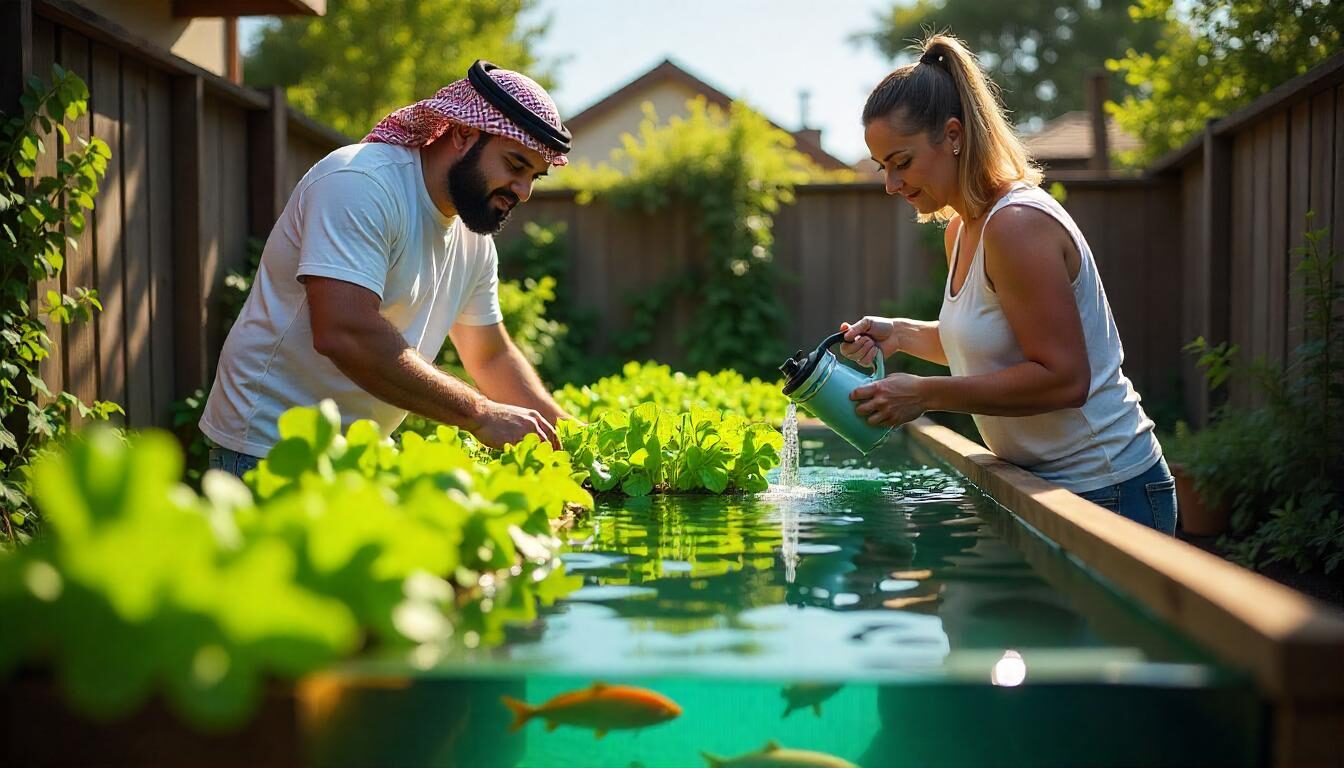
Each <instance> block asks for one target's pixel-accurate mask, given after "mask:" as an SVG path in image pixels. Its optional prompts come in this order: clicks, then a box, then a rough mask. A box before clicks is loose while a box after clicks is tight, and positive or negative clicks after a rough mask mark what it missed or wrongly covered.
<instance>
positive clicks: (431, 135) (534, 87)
mask: <svg viewBox="0 0 1344 768" xmlns="http://www.w3.org/2000/svg"><path fill="white" fill-rule="evenodd" d="M490 77H491V78H493V79H494V80H495V82H497V83H499V84H500V85H501V86H503V88H504V90H506V91H508V92H509V93H510V94H512V95H513V97H514V98H515V99H517V100H518V101H519V103H521V104H522V105H523V106H525V107H527V108H528V109H529V110H531V111H532V112H534V113H535V114H536V115H538V116H539V117H541V118H542V119H543V120H545V121H546V122H548V123H550V124H551V125H554V126H556V127H557V128H558V127H560V125H561V123H560V110H558V109H556V108H555V102H554V101H552V100H551V97H550V95H549V94H547V93H546V90H545V89H544V88H542V87H541V86H540V85H538V84H537V82H536V81H535V80H533V79H532V78H530V77H528V76H527V75H524V74H522V73H519V72H514V71H512V70H508V69H493V70H491V71H490ZM453 123H461V124H463V125H466V126H470V127H472V128H476V129H477V130H481V131H485V132H486V133H493V134H494V135H496V136H504V137H506V138H510V139H513V140H514V141H516V142H518V143H519V144H522V145H523V146H525V147H528V148H529V149H534V150H536V151H537V152H539V153H540V154H541V156H542V157H543V158H544V159H545V160H546V162H547V163H549V164H551V165H566V164H568V163H569V160H568V159H567V158H566V157H565V156H564V154H562V153H560V152H556V151H555V150H553V149H551V148H550V147H548V146H546V145H545V144H542V143H541V142H540V141H537V140H536V139H535V138H533V137H532V135H531V134H530V133H528V132H527V131H525V130H523V129H522V128H520V127H519V126H518V124H517V123H515V122H513V121H512V120H510V119H509V118H508V117H506V116H505V115H504V113H503V112H500V111H499V109H498V108H497V107H495V105H494V104H491V103H490V102H488V101H486V100H485V97H484V96H482V95H481V94H479V93H477V91H476V89H475V88H473V87H471V83H470V82H469V81H468V80H467V79H466V78H463V79H461V80H458V81H457V82H455V83H453V84H452V85H447V86H444V87H443V88H440V89H439V92H438V93H436V94H434V98H432V99H425V100H424V101H418V102H416V103H414V104H411V105H410V106H407V107H402V108H401V109H398V110H397V111H396V112H393V113H392V114H390V115H388V116H387V117H384V118H383V119H382V120H381V121H379V123H378V125H377V126H376V127H374V129H373V130H372V131H370V132H369V135H368V136H365V137H364V141H365V142H366V143H367V142H383V143H385V144H397V145H400V146H403V147H422V146H424V145H426V144H428V143H430V142H431V141H434V140H435V139H437V138H439V137H440V136H442V135H443V132H444V131H446V130H448V126H449V125H451V124H453Z"/></svg>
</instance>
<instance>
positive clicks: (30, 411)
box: [0, 65, 121, 544]
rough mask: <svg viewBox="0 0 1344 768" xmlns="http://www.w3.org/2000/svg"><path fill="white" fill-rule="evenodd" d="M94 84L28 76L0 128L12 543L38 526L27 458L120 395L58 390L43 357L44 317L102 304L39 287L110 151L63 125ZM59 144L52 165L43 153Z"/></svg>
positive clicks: (5, 476)
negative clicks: (15, 110) (100, 398)
mask: <svg viewBox="0 0 1344 768" xmlns="http://www.w3.org/2000/svg"><path fill="white" fill-rule="evenodd" d="M88 99H89V89H88V87H87V86H86V85H85V84H84V81H83V80H80V79H79V77H78V76H76V75H75V74H74V73H73V72H68V71H66V70H65V69H63V68H61V67H60V66H59V65H57V66H56V67H55V68H54V69H53V73H52V80H51V84H50V85H49V86H48V85H47V84H46V83H44V82H42V80H41V79H40V78H38V77H33V78H31V79H30V80H29V81H28V83H27V84H26V87H25V88H24V91H23V95H22V96H21V97H20V104H21V106H22V110H23V112H22V114H19V115H14V116H8V117H7V119H6V120H5V121H4V123H3V125H2V126H0V163H2V165H0V524H2V525H3V529H2V530H3V531H4V537H5V540H6V541H7V542H8V543H9V544H14V543H17V541H18V540H19V538H20V536H21V535H22V534H23V532H24V530H31V528H32V526H33V524H34V518H33V517H32V508H31V505H30V504H29V502H28V496H27V488H28V466H29V464H30V463H31V461H32V459H33V458H34V456H35V455H36V454H37V453H38V452H39V451H40V450H42V449H43V447H44V446H45V445H46V444H47V443H48V442H49V441H51V440H52V439H53V438H56V437H59V436H60V435H62V434H64V433H65V432H66V431H67V430H68V428H69V425H70V422H71V419H72V418H74V417H75V416H76V415H78V416H80V417H83V418H93V419H105V418H107V417H108V416H110V415H111V414H113V413H119V412H121V407H120V406H118V405H116V404H115V403H104V402H94V403H92V404H88V403H84V402H83V401H81V400H80V399H79V398H78V397H76V396H75V395H73V394H71V393H69V392H53V391H51V389H50V387H49V386H48V385H47V382H46V381H44V380H43V378H42V372H41V364H42V361H43V360H45V359H46V358H47V357H48V356H49V355H50V354H51V344H52V340H51V338H50V337H49V336H48V335H47V325H46V323H47V322H48V321H52V322H55V323H57V324H67V323H71V322H74V321H76V320H88V319H90V318H91V317H92V315H93V312H94V311H96V310H101V309H102V305H101V304H99V303H98V294H97V292H96V291H91V290H88V289H85V288H72V289H71V294H66V293H63V292H62V291H61V290H60V289H59V288H57V289H52V290H46V291H44V292H42V293H41V294H40V295H35V294H34V291H33V287H34V286H35V285H37V284H38V283H39V282H41V281H43V280H50V279H52V278H55V277H57V276H58V275H59V274H60V273H61V269H62V267H63V266H64V265H65V257H66V254H67V252H68V251H70V250H73V249H75V248H76V247H77V244H76V242H75V240H74V238H73V236H74V235H78V234H79V233H80V232H82V231H83V229H84V224H85V217H84V212H85V211H88V210H91V209H92V208H93V203H94V198H95V196H96V195H97V194H98V181H99V179H101V178H102V177H103V174H104V173H105V172H106V170H107V162H108V160H109V159H110V158H111V156H112V155H111V151H110V150H109V149H108V147H107V144H106V143H104V142H103V141H102V140H101V139H96V138H94V139H89V140H85V139H84V138H83V137H78V136H71V135H70V132H69V130H68V129H67V128H66V127H65V125H64V124H63V122H64V121H67V120H75V119H77V118H79V117H80V116H81V115H84V114H85V113H87V112H88ZM58 147H59V148H60V149H61V150H62V152H61V156H60V157H59V159H57V160H56V161H55V163H54V164H52V167H54V169H55V172H54V173H46V172H44V170H43V169H42V168H40V167H39V158H40V157H41V156H42V155H43V154H46V153H54V152H56V151H57V149H58Z"/></svg>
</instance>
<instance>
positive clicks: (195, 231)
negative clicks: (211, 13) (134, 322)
mask: <svg viewBox="0 0 1344 768" xmlns="http://www.w3.org/2000/svg"><path fill="white" fill-rule="evenodd" d="M172 136H173V160H172V163H173V325H174V326H175V328H174V333H173V355H174V358H175V359H176V363H175V365H174V370H173V389H174V392H175V394H176V398H177V399H179V400H180V399H182V398H184V397H186V396H188V395H190V394H191V393H192V392H193V391H195V390H196V389H197V388H198V387H203V386H205V385H206V383H207V382H206V381H205V376H206V365H205V363H206V360H205V349H206V344H205V342H206V316H207V315H206V307H205V296H204V287H205V286H204V284H203V278H202V275H201V262H202V260H203V259H204V256H205V241H204V230H203V227H202V223H203V221H204V218H205V213H204V209H203V206H202V195H201V185H202V184H203V183H205V178H204V175H205V82H204V81H203V80H202V79H201V78H200V76H196V75H185V76H181V77H175V78H173V106H172Z"/></svg>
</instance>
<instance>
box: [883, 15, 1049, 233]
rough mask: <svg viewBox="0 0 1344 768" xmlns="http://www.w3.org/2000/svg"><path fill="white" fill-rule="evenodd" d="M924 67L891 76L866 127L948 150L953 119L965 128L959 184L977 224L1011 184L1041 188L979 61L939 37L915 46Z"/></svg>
mask: <svg viewBox="0 0 1344 768" xmlns="http://www.w3.org/2000/svg"><path fill="white" fill-rule="evenodd" d="M913 48H915V49H916V50H918V51H919V52H920V57H919V60H918V61H916V62H915V63H913V64H907V65H905V66H903V67H901V68H900V69H897V70H896V71H895V72H892V73H891V74H889V75H887V76H886V78H885V79H883V80H882V82H881V83H879V84H878V86H877V87H876V88H874V89H873V92H872V93H871V94H869V95H868V103H867V104H865V105H864V107H863V124H864V125H865V126H867V125H868V124H870V123H872V122H873V121H874V120H877V119H892V120H897V121H899V122H898V123H897V125H898V126H900V128H899V130H901V131H902V132H904V133H917V132H919V131H924V132H925V133H927V134H928V135H929V137H930V141H931V142H932V143H934V144H941V143H942V141H943V138H944V135H943V134H944V128H945V127H946V125H947V120H948V118H952V117H955V118H957V119H958V120H960V121H961V124H962V130H963V136H964V138H963V139H962V142H961V147H960V149H961V154H960V155H959V156H958V157H959V158H960V161H961V162H960V163H958V168H957V174H958V179H957V180H958V182H959V183H960V185H961V192H962V196H963V197H965V199H966V205H967V206H968V207H969V209H970V210H969V211H968V213H969V214H970V215H971V217H972V218H976V219H978V218H980V216H982V215H983V214H984V213H985V212H986V211H987V210H989V206H990V205H992V204H993V203H994V196H995V194H996V193H997V192H998V191H999V190H1000V189H1002V188H1003V186H1004V185H1005V184H1010V183H1012V182H1016V181H1024V182H1026V183H1028V184H1031V185H1038V184H1040V183H1041V169H1040V168H1039V167H1038V166H1037V165H1036V164H1035V163H1034V162H1032V160H1031V155H1030V153H1028V152H1027V148H1026V147H1025V146H1023V144H1022V141H1021V139H1019V138H1018V137H1017V134H1016V133H1015V132H1014V131H1013V128H1012V126H1010V125H1009V124H1008V119H1007V117H1006V115H1005V110H1004V107H1003V102H1002V101H1000V99H999V88H998V86H997V85H995V84H994V82H993V81H992V80H990V79H989V78H987V77H985V75H984V73H983V72H981V71H980V64H979V62H978V61H977V60H976V58H975V54H973V53H971V51H970V50H969V49H968V48H967V47H966V45H965V44H964V43H962V42H961V40H959V39H957V38H956V37H953V36H952V35H949V34H935V35H930V36H929V37H927V38H925V40H924V42H922V43H920V44H918V45H916V46H913ZM954 213H955V211H953V210H952V208H951V207H950V206H949V207H944V208H942V209H941V210H939V211H935V212H934V213H932V214H929V215H920V217H919V220H920V221H929V220H930V219H935V220H938V221H946V220H948V219H950V218H952V215H953V214H954Z"/></svg>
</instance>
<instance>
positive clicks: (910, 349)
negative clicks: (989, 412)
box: [840, 216, 961, 366]
mask: <svg viewBox="0 0 1344 768" xmlns="http://www.w3.org/2000/svg"><path fill="white" fill-rule="evenodd" d="M960 228H961V218H960V217H958V216H953V217H952V220H951V221H949V222H948V223H947V228H946V229H944V230H943V256H944V258H946V259H947V263H948V269H949V270H950V269H951V268H952V251H953V249H955V248H956V242H957V231H958V230H959V229H960ZM840 330H842V331H845V343H844V344H841V345H840V354H842V355H844V356H845V357H848V358H849V359H850V360H854V361H855V362H857V363H859V364H860V365H866V366H871V365H872V364H873V357H874V356H875V354H876V349H877V348H880V349H881V352H882V357H884V358H887V357H891V356H892V355H894V354H896V353H897V352H904V353H906V354H907V355H912V356H914V357H918V358H919V359H921V360H928V361H929V362H930V363H937V364H938V365H947V353H946V352H944V351H943V339H942V337H941V336H940V335H939V334H938V321H937V320H915V319H912V318H908V317H877V316H875V315H868V316H866V317H864V318H863V319H861V320H857V321H855V322H854V323H841V324H840ZM874 342H876V343H874Z"/></svg>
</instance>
